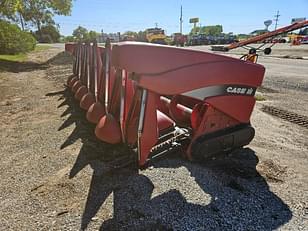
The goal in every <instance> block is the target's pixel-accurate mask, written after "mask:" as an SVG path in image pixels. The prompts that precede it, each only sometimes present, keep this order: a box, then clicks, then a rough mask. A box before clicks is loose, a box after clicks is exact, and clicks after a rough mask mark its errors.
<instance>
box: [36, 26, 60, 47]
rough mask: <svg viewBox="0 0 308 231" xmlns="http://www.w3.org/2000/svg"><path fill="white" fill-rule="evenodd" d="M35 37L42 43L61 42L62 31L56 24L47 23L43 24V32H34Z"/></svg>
mask: <svg viewBox="0 0 308 231" xmlns="http://www.w3.org/2000/svg"><path fill="white" fill-rule="evenodd" d="M34 37H35V38H36V39H37V40H38V41H39V42H42V43H56V42H59V39H60V33H59V30H58V28H56V27H55V26H54V25H51V24H49V25H46V26H42V28H41V33H40V32H39V31H36V32H35V33H34Z"/></svg>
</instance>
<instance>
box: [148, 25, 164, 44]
mask: <svg viewBox="0 0 308 231" xmlns="http://www.w3.org/2000/svg"><path fill="white" fill-rule="evenodd" d="M166 38H167V37H166V35H165V31H164V30H163V29H161V28H157V27H155V28H149V29H146V40H147V41H148V42H150V43H158V44H167V42H166Z"/></svg>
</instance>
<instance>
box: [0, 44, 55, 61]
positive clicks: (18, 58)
mask: <svg viewBox="0 0 308 231" xmlns="http://www.w3.org/2000/svg"><path fill="white" fill-rule="evenodd" d="M49 48H51V46H50V45H36V46H35V48H34V50H33V51H31V52H40V51H44V50H48V49H49ZM0 59H2V60H5V61H12V62H25V61H27V54H17V55H0Z"/></svg>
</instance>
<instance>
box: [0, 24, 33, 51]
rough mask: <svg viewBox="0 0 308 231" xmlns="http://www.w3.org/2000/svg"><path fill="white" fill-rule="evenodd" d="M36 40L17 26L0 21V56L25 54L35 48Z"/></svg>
mask: <svg viewBox="0 0 308 231" xmlns="http://www.w3.org/2000/svg"><path fill="white" fill-rule="evenodd" d="M35 44H36V40H35V38H34V37H33V36H32V35H31V34H30V33H29V32H25V31H22V30H21V29H20V28H19V27H18V26H17V25H14V24H11V23H9V22H6V21H3V20H0V54H9V55H14V54H18V53H26V52H28V51H31V50H33V49H34V48H35Z"/></svg>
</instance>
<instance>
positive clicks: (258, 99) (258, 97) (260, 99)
mask: <svg viewBox="0 0 308 231" xmlns="http://www.w3.org/2000/svg"><path fill="white" fill-rule="evenodd" d="M255 99H256V101H265V100H266V98H265V97H264V96H263V95H260V94H256V95H255Z"/></svg>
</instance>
